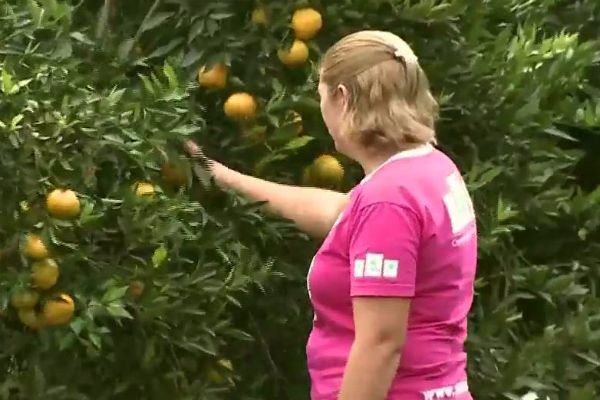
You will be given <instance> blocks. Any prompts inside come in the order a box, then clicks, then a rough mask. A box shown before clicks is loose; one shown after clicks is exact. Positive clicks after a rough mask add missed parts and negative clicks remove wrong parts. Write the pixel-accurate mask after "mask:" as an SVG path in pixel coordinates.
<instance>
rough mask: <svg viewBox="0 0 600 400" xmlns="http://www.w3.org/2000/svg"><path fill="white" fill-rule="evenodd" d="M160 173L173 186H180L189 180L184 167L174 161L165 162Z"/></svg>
mask: <svg viewBox="0 0 600 400" xmlns="http://www.w3.org/2000/svg"><path fill="white" fill-rule="evenodd" d="M160 173H161V176H162V179H163V181H164V182H165V183H166V184H167V185H169V186H171V187H173V188H180V187H182V186H184V185H185V184H186V182H187V177H186V175H185V172H184V171H183V169H182V168H181V167H180V166H178V165H175V164H173V163H167V164H164V165H163V166H162V168H161V170H160Z"/></svg>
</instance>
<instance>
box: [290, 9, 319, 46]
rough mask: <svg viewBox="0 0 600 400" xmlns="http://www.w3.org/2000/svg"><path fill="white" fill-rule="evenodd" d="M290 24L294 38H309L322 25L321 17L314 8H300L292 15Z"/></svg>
mask: <svg viewBox="0 0 600 400" xmlns="http://www.w3.org/2000/svg"><path fill="white" fill-rule="evenodd" d="M291 26H292V29H293V30H294V35H295V36H296V39H300V40H309V39H312V38H313V37H315V35H316V34H317V33H318V32H319V31H320V30H321V28H322V27H323V17H321V14H320V13H319V12H318V11H317V10H315V9H314V8H310V7H305V8H300V9H298V10H296V11H295V12H294V14H293V15H292V23H291Z"/></svg>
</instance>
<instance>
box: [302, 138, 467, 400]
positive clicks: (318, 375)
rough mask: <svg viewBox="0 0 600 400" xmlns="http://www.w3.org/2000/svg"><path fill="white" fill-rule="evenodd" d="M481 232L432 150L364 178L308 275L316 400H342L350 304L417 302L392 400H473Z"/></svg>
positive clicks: (458, 183) (455, 177)
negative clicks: (470, 380)
mask: <svg viewBox="0 0 600 400" xmlns="http://www.w3.org/2000/svg"><path fill="white" fill-rule="evenodd" d="M476 264H477V229H476V223H475V216H474V212H473V204H472V202H471V198H470V196H469V194H468V192H467V189H466V186H465V184H464V181H463V179H462V177H461V175H460V172H459V171H458V169H457V167H456V166H455V164H454V163H453V162H452V161H451V160H450V159H449V158H448V157H447V156H446V155H444V153H442V152H441V151H439V150H437V149H435V148H434V147H433V146H431V145H426V146H422V147H420V148H417V149H413V150H409V151H405V152H401V153H399V154H397V155H396V156H394V157H392V158H390V159H389V160H388V161H387V162H385V163H384V164H383V165H382V166H380V167H379V168H378V169H376V170H375V171H373V172H372V173H371V174H369V175H368V176H366V177H365V179H363V181H362V182H361V183H360V184H359V185H358V186H356V187H355V188H354V189H353V190H352V192H351V194H350V201H349V203H348V205H347V206H346V208H345V210H344V211H343V212H342V214H341V215H340V217H339V218H338V220H337V222H336V224H335V225H334V227H333V228H332V229H331V231H330V232H329V234H328V236H327V237H326V238H325V240H324V241H323V243H322V245H321V247H320V249H319V250H318V251H317V253H316V255H315V257H314V259H313V261H312V263H311V267H310V270H309V273H308V289H309V295H310V297H311V301H312V304H313V308H314V322H313V329H312V332H311V334H310V338H309V340H308V344H307V358H308V360H307V361H308V369H309V372H310V376H311V386H312V387H311V399H312V400H336V398H337V394H338V393H339V390H340V386H341V382H342V378H343V375H344V370H345V367H346V362H347V359H348V355H349V352H350V348H351V346H352V342H353V340H354V322H353V317H352V297H354V296H397V297H406V298H411V300H412V302H411V309H410V315H409V321H408V332H407V338H406V343H405V346H404V348H403V351H402V355H401V361H400V367H399V369H398V372H397V374H396V377H395V378H394V381H393V382H392V386H391V388H390V391H389V394H388V397H387V399H388V400H467V399H471V395H470V394H469V389H468V384H467V375H466V358H467V357H466V354H465V352H464V349H463V345H464V341H465V338H466V335H467V314H468V312H469V310H470V308H471V303H472V300H473V282H474V278H475V269H476Z"/></svg>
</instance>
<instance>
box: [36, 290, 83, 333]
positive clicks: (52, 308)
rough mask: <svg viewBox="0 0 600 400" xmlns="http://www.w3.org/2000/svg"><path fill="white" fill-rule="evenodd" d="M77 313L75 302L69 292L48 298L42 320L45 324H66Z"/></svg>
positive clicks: (43, 309)
mask: <svg viewBox="0 0 600 400" xmlns="http://www.w3.org/2000/svg"><path fill="white" fill-rule="evenodd" d="M74 313H75V302H74V301H73V299H72V298H71V296H69V295H68V294H64V293H63V294H61V295H60V296H58V297H57V298H55V299H52V300H48V301H47V302H46V303H44V307H43V308H42V320H43V322H44V324H45V325H49V326H55V325H65V324H68V323H69V322H71V319H73V314H74Z"/></svg>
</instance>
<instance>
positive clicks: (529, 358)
mask: <svg viewBox="0 0 600 400" xmlns="http://www.w3.org/2000/svg"><path fill="white" fill-rule="evenodd" d="M307 5H310V6H312V7H314V8H316V9H317V10H319V11H320V12H321V13H322V15H323V21H324V26H323V29H322V30H321V31H320V32H319V34H318V36H317V37H316V38H315V39H313V40H311V41H309V43H308V45H309V47H310V62H309V63H307V64H306V65H305V66H304V67H303V68H298V69H293V70H292V69H288V68H286V67H285V66H283V65H282V64H281V63H280V62H279V60H278V58H277V55H276V52H277V50H278V49H279V48H281V47H284V46H285V45H287V44H289V43H290V42H291V40H292V38H293V32H291V30H290V28H289V22H290V16H291V14H292V12H293V11H294V10H295V9H297V8H299V7H302V6H307ZM256 6H257V4H256V3H254V2H251V1H247V0H240V1H236V2H233V1H218V0H206V1H203V2H197V1H191V0H170V1H169V0H163V1H161V0H156V1H143V0H129V1H127V2H119V1H116V0H104V1H100V0H86V1H79V2H75V1H59V0H6V1H4V2H3V3H2V4H0V70H1V71H0V73H1V80H0V91H1V92H2V99H3V101H1V102H0V135H1V136H0V138H1V139H0V163H1V165H2V168H1V169H0V185H1V188H2V190H0V220H1V221H2V224H1V225H0V242H2V243H5V244H6V246H5V250H7V251H6V252H3V253H2V254H3V255H4V256H3V257H2V258H0V309H4V310H5V311H4V312H3V314H2V315H3V316H2V317H1V318H0V340H1V342H2V344H3V346H2V349H1V350H0V370H1V371H3V373H2V374H0V398H3V399H27V400H34V399H42V398H43V399H49V400H51V399H94V400H101V399H121V398H122V399H129V398H143V399H165V398H169V399H182V400H183V399H186V400H187V399H208V400H210V399H228V398H231V399H245V400H251V399H257V400H258V399H265V398H281V399H290V400H292V399H304V398H306V396H307V393H308V386H307V377H306V371H305V369H306V368H305V356H304V343H305V339H306V335H307V334H308V329H309V324H310V321H311V314H310V309H309V307H308V304H307V299H306V297H307V296H306V289H305V274H306V266H307V264H308V260H309V259H310V256H311V254H312V252H313V251H314V249H315V246H316V245H317V243H314V242H311V241H309V240H308V239H307V238H306V237H305V236H304V235H302V234H300V233H298V232H297V231H296V230H295V229H294V228H293V227H292V226H291V225H290V224H289V223H288V222H286V221H281V220H279V219H277V218H274V217H273V216H268V215H265V214H264V213H262V212H260V211H259V207H258V205H256V204H249V203H247V202H246V201H244V200H243V199H241V198H239V197H238V196H236V195H235V194H233V193H230V192H222V191H220V190H217V189H215V188H214V187H212V186H211V185H210V184H203V183H202V182H201V181H198V180H194V179H192V174H191V166H190V165H189V164H187V161H186V160H185V159H184V158H182V157H181V151H180V143H181V141H182V139H184V138H186V137H193V138H195V139H197V140H198V141H200V142H201V143H203V144H204V145H205V146H206V148H207V152H208V153H209V154H210V155H211V156H212V157H215V158H217V159H219V160H223V161H225V162H226V163H227V164H228V165H230V166H232V167H234V168H238V169H239V170H241V171H243V172H247V173H252V174H255V175H258V176H261V177H264V178H267V179H272V180H276V181H279V182H286V183H299V182H300V179H301V175H302V170H303V168H304V167H305V166H306V165H308V164H309V163H310V162H311V161H312V159H313V158H314V157H316V156H318V155H319V154H323V153H331V154H334V149H333V146H332V143H331V140H330V139H329V137H328V135H327V133H326V130H325V128H324V126H323V123H322V121H321V119H320V115H319V109H318V102H317V101H316V98H315V84H316V79H317V68H316V67H317V63H318V60H319V57H320V55H321V54H322V51H324V50H325V49H326V48H327V46H329V45H331V44H332V43H333V42H334V41H335V40H337V39H338V38H339V37H341V36H342V35H344V34H346V33H349V32H351V31H354V30H357V29H363V28H375V29H388V30H392V31H393V32H395V33H397V34H399V35H401V36H402V37H403V38H405V39H406V40H407V41H408V42H409V43H411V45H412V46H413V47H414V49H415V51H416V53H417V54H418V56H419V58H420V60H421V63H422V64H423V65H424V67H425V68H426V71H427V73H428V75H429V77H430V80H431V82H432V86H433V89H434V91H435V94H436V96H437V97H438V98H439V99H440V103H441V105H442V115H441V120H440V122H439V127H438V131H439V136H440V143H441V147H442V149H443V150H445V151H447V152H448V154H450V155H451V156H452V157H453V158H454V159H455V160H456V161H457V162H458V163H459V165H460V167H461V168H462V170H463V171H464V173H465V178H466V179H467V181H468V184H469V187H470V189H471V191H472V193H473V196H474V199H475V202H476V207H477V212H478V222H479V226H480V236H481V239H480V240H481V245H480V260H479V272H478V279H477V282H476V289H477V291H476V298H475V303H474V305H473V310H472V314H471V320H470V336H469V342H468V351H469V355H470V364H469V370H470V371H469V372H470V385H471V387H472V389H473V392H474V394H475V397H476V398H477V399H481V400H486V399H518V398H520V396H522V395H523V394H525V393H527V392H530V391H533V392H536V393H538V394H539V395H540V397H544V398H545V397H546V396H548V397H549V398H550V399H568V400H587V399H590V400H593V399H596V398H598V395H599V393H600V385H599V384H598V382H600V376H599V375H600V374H599V372H598V371H599V369H598V367H599V366H600V358H599V351H600V330H599V329H600V314H599V311H598V310H600V307H599V306H600V304H599V296H598V292H597V290H598V289H597V285H598V282H599V279H598V278H599V271H600V269H599V264H600V245H599V243H600V240H599V239H600V231H599V226H600V211H599V210H600V189H598V185H599V183H600V178H598V173H597V172H598V168H599V167H600V164H599V162H598V159H597V157H596V151H595V150H597V149H599V148H600V136H599V127H600V123H599V121H600V102H599V100H598V99H599V98H600V96H599V88H600V81H599V80H598V76H600V74H599V68H598V62H599V61H600V57H599V55H600V53H599V46H598V41H597V38H598V34H599V33H600V28H599V27H600V23H599V21H600V4H598V3H597V1H594V0H587V1H586V0H581V1H576V2H575V1H559V0H543V1H537V2H533V1H525V0H485V1H484V0H481V1H476V2H473V1H467V0H421V1H417V0H414V1H409V0H388V1H382V0H380V1H369V2H364V1H361V0H335V1H327V2H324V1H274V0H269V1H266V0H265V1H263V2H262V6H264V7H265V8H266V9H267V10H268V15H269V23H268V25H267V26H265V27H263V26H256V25H254V24H252V23H251V21H250V14H251V12H252V10H253V9H254V8H255V7H256ZM219 61H221V62H224V63H226V64H227V65H228V66H230V79H229V82H228V86H227V87H226V88H225V89H223V90H206V89H201V88H199V87H198V84H197V83H196V75H197V72H198V69H199V68H200V67H201V66H202V65H205V64H209V65H210V64H212V63H215V62H219ZM239 90H244V91H248V92H250V93H253V94H254V95H255V96H256V97H257V99H258V100H259V105H260V107H259V115H258V116H257V118H256V119H255V120H254V121H252V122H251V123H246V124H243V125H240V124H238V123H234V122H232V121H230V120H228V119H227V118H226V117H225V116H224V114H223V111H222V105H223V102H224V101H225V99H226V98H227V96H228V95H229V94H231V93H233V92H235V91H239ZM292 110H294V111H296V112H298V113H300V114H301V116H302V119H303V135H302V136H296V134H295V133H293V131H292V130H291V129H290V128H289V126H288V125H287V124H286V122H287V121H288V119H289V112H290V111H292ZM249 132H250V135H249ZM252 132H254V133H256V132H265V133H266V134H265V137H266V139H265V140H260V139H259V140H256V139H255V138H254V139H252V134H251V133H252ZM249 138H250V139H249ZM336 156H337V157H338V158H339V159H340V160H341V161H342V163H343V164H344V166H345V168H346V176H345V181H344V185H343V186H344V187H343V189H348V188H350V187H351V186H352V185H353V184H355V183H356V182H357V180H358V179H360V177H361V172H360V170H359V169H358V168H357V167H356V165H354V164H352V163H351V162H350V160H347V159H345V158H343V157H342V156H340V155H337V154H336ZM166 162H171V163H176V164H177V165H180V166H181V167H182V168H183V169H184V170H185V172H186V178H187V184H186V187H185V188H184V190H180V191H177V192H175V191H172V190H169V188H168V187H166V186H165V185H164V184H163V182H162V181H161V174H160V168H161V166H162V165H164V163H166ZM141 180H146V181H151V182H153V183H155V184H156V186H157V190H158V191H159V193H158V195H157V196H156V197H155V199H153V200H152V201H142V200H140V199H138V198H136V197H135V196H133V195H132V186H133V185H134V184H135V182H137V181H141ZM62 186H66V187H70V188H73V189H74V190H76V191H77V192H78V193H79V194H80V196H81V198H82V201H83V211H82V214H81V216H80V217H79V219H77V220H75V221H71V222H65V221H57V220H54V219H52V218H49V217H48V216H47V214H46V212H45V210H44V196H45V195H46V193H47V192H48V191H49V190H50V189H51V188H54V187H62ZM24 202H25V203H24ZM32 230H34V231H39V232H41V233H42V235H43V236H44V238H45V239H46V240H47V241H48V242H49V243H51V244H52V248H53V251H54V252H55V253H56V255H57V257H56V258H57V260H58V262H59V264H60V267H61V278H60V281H59V284H58V286H57V288H56V290H57V291H65V292H68V293H70V294H71V295H72V296H73V297H74V299H75V302H76V317H75V318H74V320H73V321H72V323H71V324H70V325H69V326H68V327H61V328H53V329H45V330H41V331H40V332H31V331H28V330H26V329H25V328H23V326H22V325H21V324H20V323H19V322H18V320H17V319H16V317H15V315H14V311H13V310H11V308H10V307H8V301H9V297H10V294H11V293H12V292H13V291H15V290H17V289H18V288H19V287H22V286H24V285H25V284H26V282H27V279H28V267H27V263H26V261H25V260H24V259H22V257H21V256H20V255H19V254H18V252H17V253H15V252H14V251H12V252H11V251H10V250H11V249H13V250H14V244H15V243H16V241H17V240H18V238H19V237H21V235H22V234H23V233H25V232H28V231H32ZM132 280H141V281H143V282H144V283H145V284H146V290H145V292H144V294H143V296H142V298H141V299H139V300H138V301H133V300H132V299H130V298H128V297H127V295H126V290H127V287H128V285H129V283H130V282H131V281H132Z"/></svg>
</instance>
